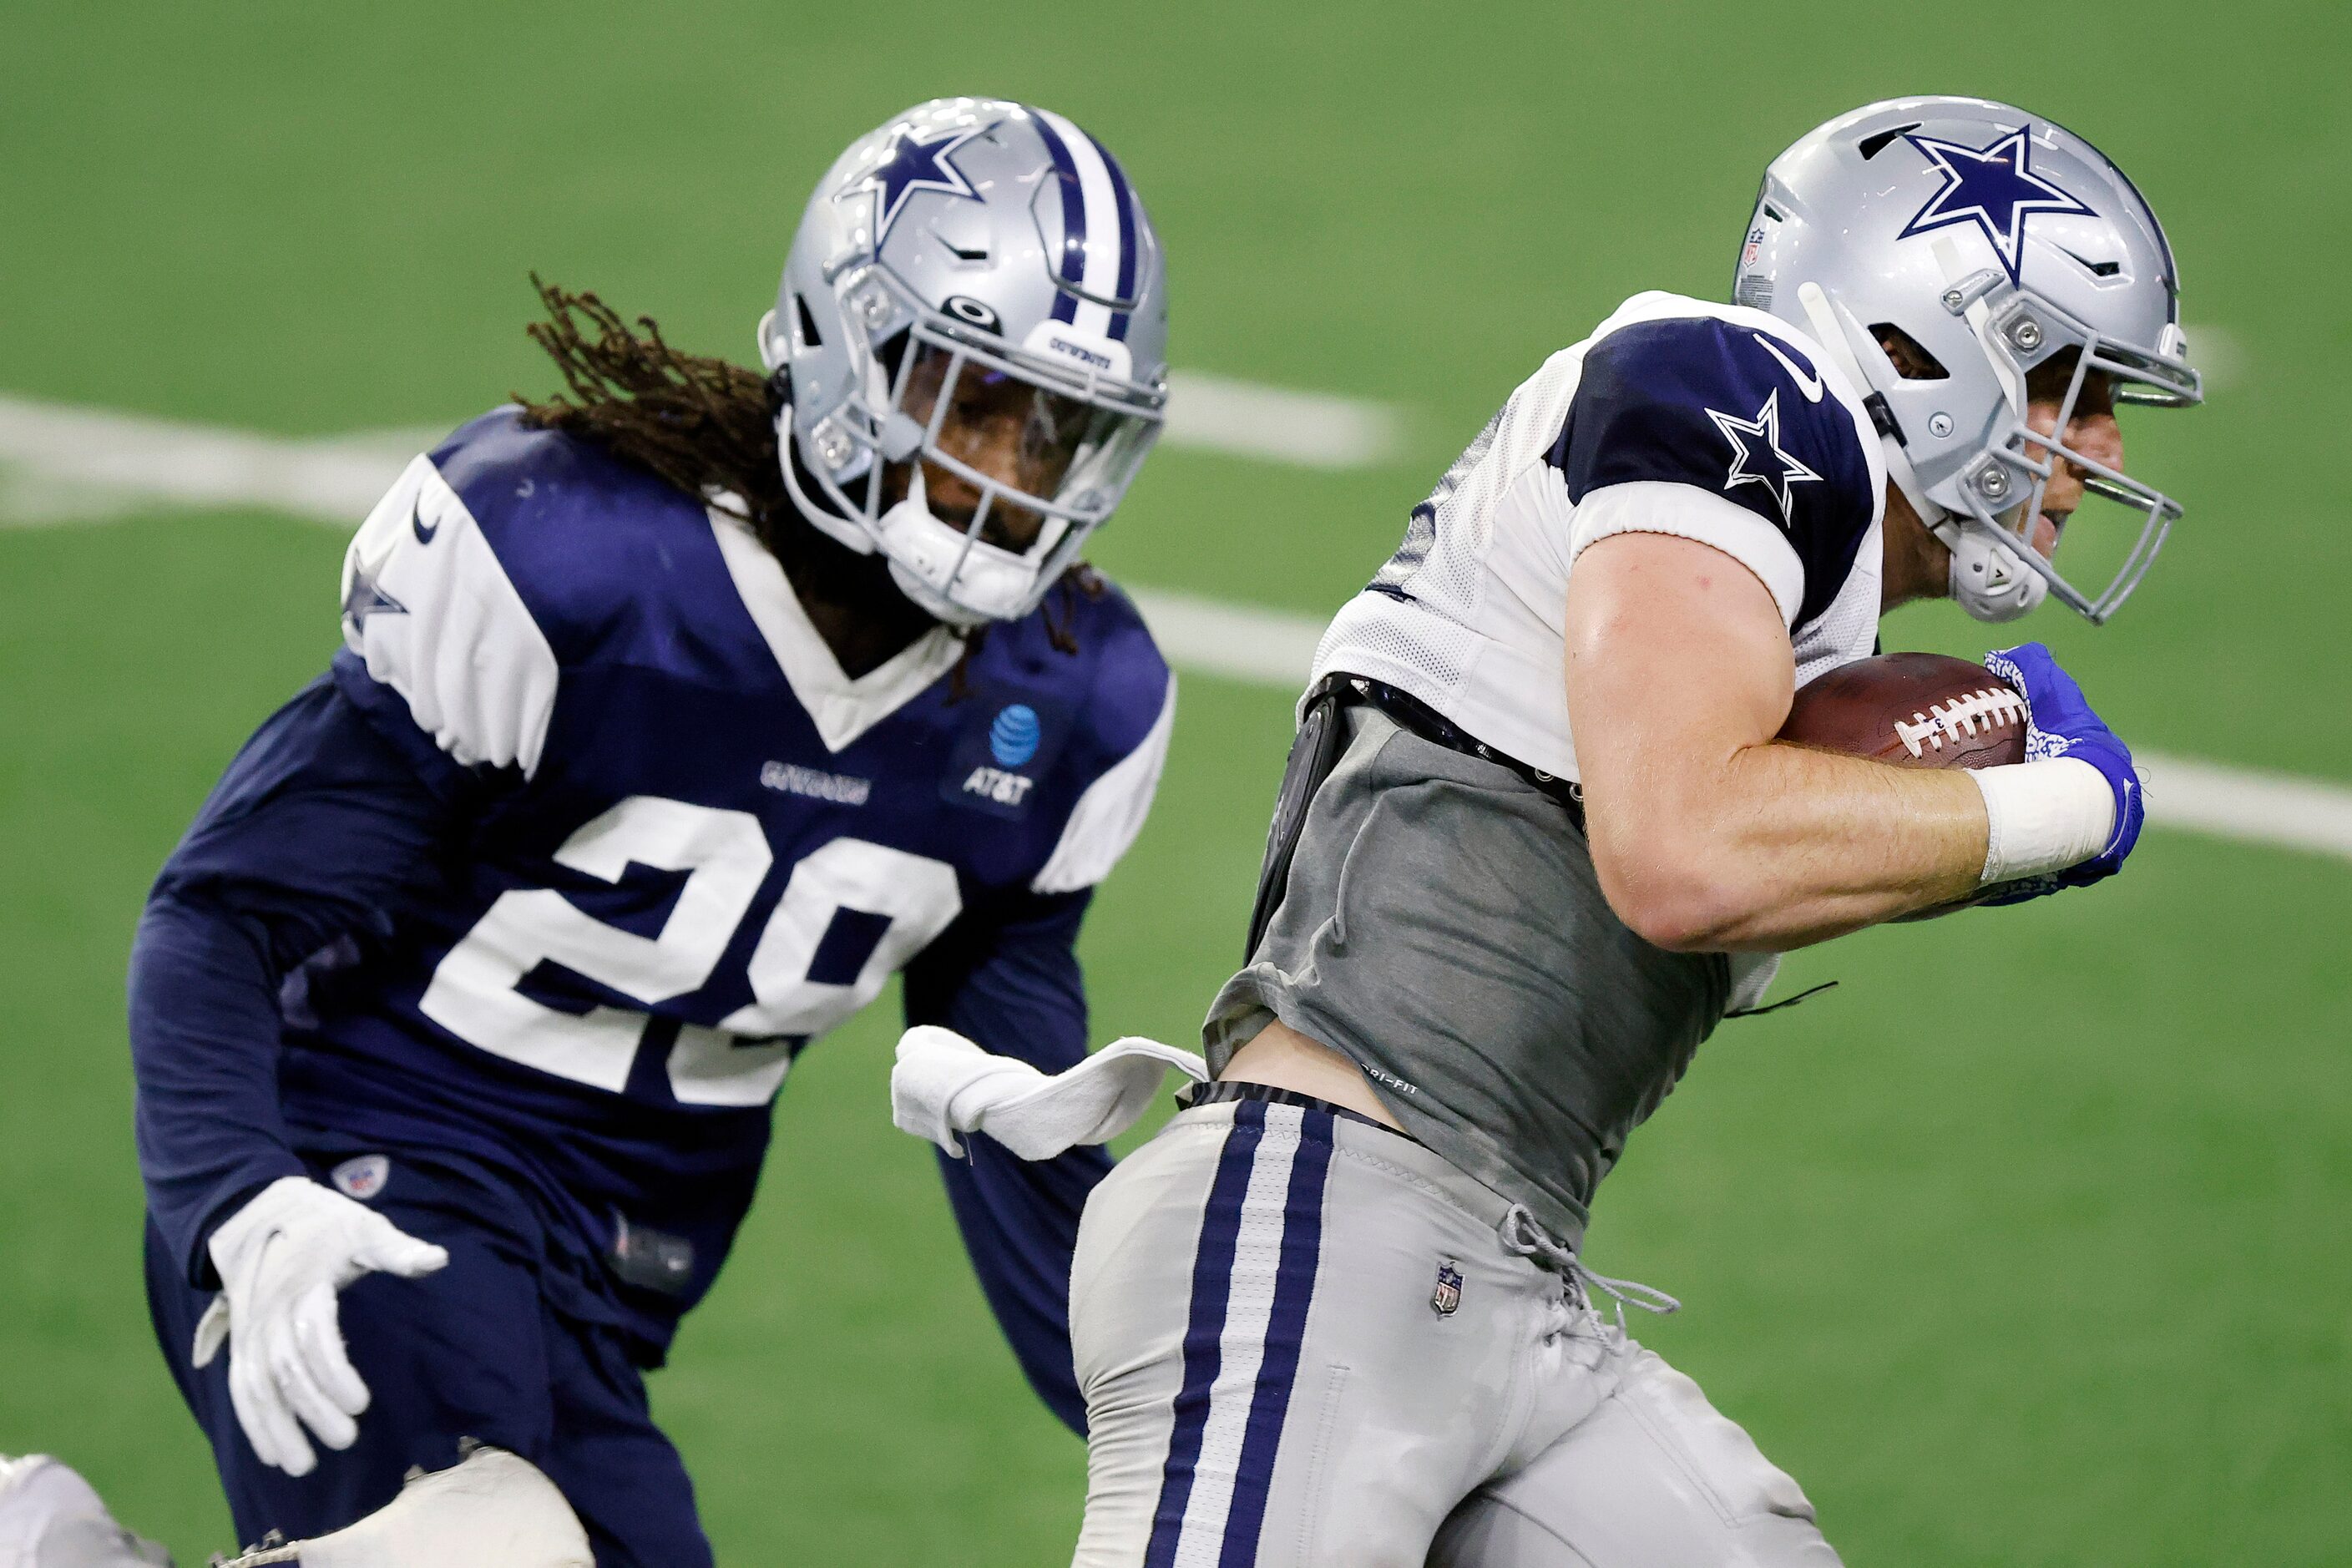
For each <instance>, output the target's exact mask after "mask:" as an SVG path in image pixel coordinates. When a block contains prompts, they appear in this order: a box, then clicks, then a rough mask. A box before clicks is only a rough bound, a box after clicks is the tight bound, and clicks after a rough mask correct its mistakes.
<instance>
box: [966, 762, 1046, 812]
mask: <svg viewBox="0 0 2352 1568" xmlns="http://www.w3.org/2000/svg"><path fill="white" fill-rule="evenodd" d="M1036 782H1037V781H1036V780H1035V779H1033V778H1029V777H1027V776H1026V775H1024V774H1022V773H1006V772H1005V771H1004V770H1003V768H974V769H972V770H971V777H970V778H968V779H966V780H964V781H963V792H964V794H966V795H978V796H980V797H981V798H982V800H992V801H994V802H995V803H996V804H997V805H1020V804H1021V803H1022V802H1023V801H1024V800H1026V799H1028V798H1029V791H1030V789H1031V788H1032V787H1033V786H1034V784H1036Z"/></svg>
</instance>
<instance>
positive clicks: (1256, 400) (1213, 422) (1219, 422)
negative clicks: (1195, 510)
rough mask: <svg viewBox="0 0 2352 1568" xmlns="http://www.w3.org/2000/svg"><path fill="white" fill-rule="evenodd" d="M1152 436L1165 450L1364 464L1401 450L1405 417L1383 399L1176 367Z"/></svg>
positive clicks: (1307, 463)
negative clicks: (1163, 415) (1162, 418)
mask: <svg viewBox="0 0 2352 1568" xmlns="http://www.w3.org/2000/svg"><path fill="white" fill-rule="evenodd" d="M1160 439H1161V440H1162V441H1164V442H1166V443H1167V444H1168V445H1169V446H1171V447H1197V448H1199V449H1200V450H1202V451H1205V452H1223V453H1225V454H1226V455H1227V456H1230V457H1235V458H1265V459H1267V460H1269V461H1273V462H1277V463H1296V464H1299V465H1301V466H1303V467H1306V468H1372V467H1375V466H1376V465H1378V464H1380V463H1382V462H1385V461H1388V460H1389V459H1391V458H1394V457H1396V456H1397V455H1398V454H1399V453H1400V452H1401V451H1402V449H1403V447H1404V445H1405V420H1404V416H1403V415H1402V412H1401V411H1400V410H1398V409H1395V408H1392V407H1390V406H1389V405H1386V404H1381V403H1367V402H1364V401H1362V400H1361V399H1359V398H1353V397H1333V396H1331V395H1329V394H1328V393H1321V392H1290V391H1286V390H1284V389H1283V388H1281V387H1277V386H1258V385H1255V384H1252V383H1249V382H1246V381H1231V380H1228V379H1226V378H1225V377H1223V376H1222V375H1205V374H1202V373H1201V372H1198V371H1183V370H1179V371H1171V372H1170V373H1169V374H1168V423H1167V425H1166V426H1164V427H1163V428H1162V429H1161V431H1160Z"/></svg>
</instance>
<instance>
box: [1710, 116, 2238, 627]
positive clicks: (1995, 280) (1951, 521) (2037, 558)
mask: <svg viewBox="0 0 2352 1568" xmlns="http://www.w3.org/2000/svg"><path fill="white" fill-rule="evenodd" d="M1733 298H1734V299H1735V300H1737V301H1738V302H1739V303H1740V304H1743V305H1751V306H1754V307H1756V308H1757V309H1759V310H1769V311H1770V312H1771V313H1773V314H1774V315H1777V316H1779V317H1780V318H1781V319H1782V320H1783V321H1788V322H1790V323H1791V324H1792V325H1794V326H1797V327H1799V328H1801V329H1802V330H1804V331H1806V332H1807V333H1808V334H1809V335H1811V337H1812V338H1814V339H1815V340H1817V341H1818V342H1820V343H1821V345H1822V349H1823V351H1824V352H1825V353H1829V354H1830V355H1831V356H1832V359H1834V360H1835V361H1837V362H1838V363H1839V364H1840V366H1841V368H1843V370H1844V371H1845V373H1846V374H1847V376H1848V377H1849V379H1851V380H1852V381H1853V384H1854V385H1855V387H1856V389H1857V390H1858V391H1860V392H1862V393H1863V394H1864V397H1865V400H1866V401H1867V402H1868V404H1869V405H1870V409H1871V412H1872V416H1873V417H1874V419H1875V420H1876V421H1877V425H1878V429H1879V433H1880V435H1881V437H1882V438H1883V440H1884V443H1885V447H1886V456H1887V471H1888V476H1889V477H1890V478H1891V479H1893V480H1894V481H1895V484H1896V485H1897V486H1898V487H1899V488H1900V489H1902V491H1903V493H1904V495H1905V496H1906V499H1908V500H1910V502H1911V504H1912V506H1913V507H1914V508H1915V509H1916V510H1917V511H1918V513H1919V515H1920V517H1921V519H1922V520H1923V521H1926V522H1927V525H1928V527H1929V528H1930V529H1932V530H1933V531H1935V534H1936V536H1937V538H1938V539H1939V540H1941V541H1942V542H1944V543H1945V545H1946V546H1948V548H1949V549H1950V551H1951V554H1952V574H1951V590H1952V596H1953V597H1954V598H1955V599H1957V600H1958V601H1959V603H1960V604H1961V605H1963V606H1964V607H1965V608H1966V609H1967V610H1968V611H1969V614H1970V615H1973V616H1977V617H1978V618H1979V620H1988V621H2005V620H2010V619H2013V618H2014V617H2016V616H2021V615H2023V614H2024V613H2025V612H2026V611H2028V610H2030V609H2032V607H2033V606H2034V605H2037V604H2039V603H2040V602H2041V601H2042V596H2043V595H2044V594H2045V593H2054V594H2055V595H2057V596H2058V597H2059V598H2061V599H2062V600H2063V601H2064V602H2065V603H2067V604H2068V605H2072V606H2074V609H2076V610H2078V611H2080V612H2081V613H2082V614H2083V615H2084V616H2087V617H2089V618H2090V619H2091V620H2092V621H2094V622H2101V621H2105V619H2106V618H2107V617H2108V616H2112V615H2113V614H2115V612H2116V607H2117V606H2119V605H2122V603H2123V602H2124V600H2125V599H2126V598H2128V597H2129V596H2130V595H2131V592H2132V590H2133V589H2134V588H2136V587H2137V586H2138V584H2139V580H2140V578H2141V577H2142V576H2143V575H2144V574H2146V573H2147V568H2148V565H2149V563H2151V562H2153V561H2154V560H2155V559H2156V553H2157V552H2158V550H2159V549H2160V548H2162V546H2163V543H2164V538H2165V534H2166V532H2167V531H2168V530H2169V529H2170V528H2171V526H2172V523H2173V521H2174V520H2175V519H2177V518H2179V515H2180V507H2179V503H2178V502H2176V501H2174V500H2172V499H2171V498H2170V497H2168V496H2167V495H2165V494H2163V493H2162V492H2161V491H2158V490H2156V489H2151V488H2150V487H2148V486H2147V485H2145V484H2142V483H2140V482H2139V481H2137V480H2136V479H2128V478H2126V476H2125V475H2124V474H2122V473H2121V472H2119V471H2117V470H2116V469H2114V468H2109V467H2107V466H2105V465H2104V464H2102V463H2100V462H2098V461H2096V460H2095V459H2093V458H2090V457H2087V456H2085V455H2084V453H2082V452H2080V451H2077V450H2075V449H2073V448H2071V447H2067V446H2066V445H2065V444H2064V443H2065V439H2066V432H2067V429H2068V427H2069V426H2070V424H2071V423H2072V421H2073V420H2074V415H2075V410H2076V405H2077V404H2078V402H2079V401H2080V400H2081V398H2082V395H2083V390H2084V384H2085V382H2086V380H2087V378H2088V377H2089V376H2090V374H2092V373H2093V372H2098V373H2100V374H2104V375H2105V377H2106V378H2107V379H2108V383H2109V384H2110V385H2111V386H2112V387H2113V390H2114V396H2115V399H2116V402H2118V403H2139V404H2154V405H2160V406H2165V407H2176V408H2177V407H2185V406H2187V405H2191V404H2195V403H2199V402H2201V401H2202V400H2203V396H2204V391H2203V385H2202V383H2201V382H2200V378H2199V376H2198V374H2197V372H2196V371H2195V370H2193V369H2191V368H2190V366H2189V362H2188V358H2187V344H2186V342H2185V341H2184V340H2183V338H2182V335H2181V331H2180V316H2179V271H2178V269H2177V268H2175V266H2174V264H2173V259H2172V249H2171V247H2170V246H2169V245H2168V244H2167V243H2166V241H2165V237H2164V229H2163V227H2162V226H2161V225H2159V224H2158V222H2157V219H2156V214H2155V213H2154V212H2152V211H2150V210H2149V208H2148V205H2147V201H2146V200H2145V199H2144V198H2143V197H2142V196H2141V195H2140V194H2139V192H2138V190H2137V189H2136V188H2135V187H2134V186H2133V184H2132V183H2131V182H2130V181H2129V180H2127V179H2126V178H2125V177H2124V174H2123V171H2121V170H2120V169H2118V168H2116V166H2115V164H2113V163H2110V162H2108V161H2107V159H2106V157H2105V154H2103V153H2100V152H2099V150H2098V149H2097V148H2095V147H2093V146H2092V145H2091V144H2090V143H2089V142H2084V140H2083V139H2082V138H2080V137H2078V136H2075V135H2074V134H2073V133H2071V132H2067V131H2064V130H2062V129H2061V128H2060V127H2058V126H2056V125H2053V124H2052V123H2051V122H2050V121H2046V120H2039V119H2036V118H2035V117H2034V116H2032V115H2030V114H2027V113H2026V112H2025V111H2024V110H2020V109H2011V108H2010V107H2009V106H2007V105H2005V104H2000V103H1991V102H1988V101H1986V100H1982V99H1974V98H1904V99H1892V100H1888V101H1886V102H1884V103H1874V104H1871V105H1870V106H1868V107H1867V108H1864V109H1857V110H1853V112H1852V113H1850V114H1844V115H1841V116H1839V117H1838V118H1837V119H1835V120H1832V121H1830V122H1829V123H1828V124H1826V125H1823V126H1821V127H1820V128H1818V129H1816V130H1814V131H1812V132H1809V133H1807V134H1806V135H1805V136H1803V137H1802V138H1801V139H1800V140H1799V141H1798V142H1797V143H1796V144H1795V145H1794V146H1792V147H1790V149H1789V150H1788V151H1787V152H1785V153H1781V154H1780V156H1779V157H1778V158H1775V159H1774V160H1772V164H1771V167H1770V168H1769V169H1767V170H1766V171H1765V174H1764V186H1763V190H1762V192H1761V193H1760V194H1759V196H1758V198H1757V204H1756V212H1755V216H1753V217H1752V218H1751V219H1750V220H1749V222H1748V235H1747V239H1746V243H1745V246H1744V247H1743V248H1742V249H1741V251H1740V255H1739V264H1738V269H1737V271H1736V274H1735V278H1734V284H1733ZM1889 328H1893V329H1895V330H1896V331H1900V332H1901V333H1903V334H1905V335H1906V336H1908V337H1909V338H1910V339H1911V340H1912V342H1913V343H1916V345H1917V347H1918V348H1919V349H1920V350H1922V351H1924V353H1925V355H1926V356H1927V362H1928V363H1927V364H1926V365H1925V366H1924V367H1923V366H1922V365H1919V364H1914V365H1913V367H1912V374H1911V375H1910V376H1908V377H1906V375H1904V374H1902V373H1900V372H1898V370H1897V369H1896V367H1895V363H1894V361H1893V360H1892V359H1891V358H1890V357H1889V356H1888V354H1887V353H1886V352H1885V350H1884V349H1883V348H1882V347H1881V346H1880V338H1881V336H1882V334H1884V333H1885V332H1886V331H1887V329H1889ZM2069 351H2074V353H2075V356H2076V357H2075V360H2074V372H2073V375H2072V378H2071V380H2070V382H2069V384H2067V387H2066V391H2065V397H2064V402H2063V405H2062V406H2061V407H2060V409H2059V413H2058V421H2057V425H2056V426H2055V430H2054V433H2053V435H2051V436H2049V437H2044V436H2042V435H2040V434H2038V433H2036V432H2035V431H2034V430H2032V428H2031V427H2030V426H2028V425H2027V423H2026V378H2027V376H2028V374H2030V373H2032V371H2033V369H2034V368H2035V367H2036V366H2038V365H2041V364H2043V363H2046V362H2049V361H2051V360H2053V359H2054V358H2056V357H2057V356H2059V355H2061V354H2063V353H2067V352H2069ZM1923 368H1924V370H1925V371H1926V372H1927V374H1922V371H1923ZM1936 371H1940V372H1941V373H1942V374H1933V373H1934V372H1936ZM2061 462H2063V463H2068V464H2071V465H2073V466H2074V468H2076V469H2077V470H2079V471H2080V472H2081V473H2082V474H2084V476H2085V477H2084V487H2085V489H2087V490H2088V491H2089V492H2090V493H2092V494H2095V495H2098V496H2102V497H2104V498H2105V499H2107V500H2112V501H2116V502H2120V503H2121V504H2123V505H2124V506H2126V507H2128V508H2130V509H2131V510H2133V511H2135V512H2136V513H2137V514H2138V534H2137V539H2136V540H2132V541H2131V542H2128V544H2126V543H2125V542H2123V541H2122V540H2121V539H2120V538H2118V539H2116V540H2115V541H2114V542H2113V546H2114V548H2113V550H2112V552H2111V563H2110V564H2109V565H2108V566H2107V567H2106V570H2108V571H2109V572H2110V574H2111V575H2110V577H2109V580H2108V581H2107V584H2106V586H2105V588H2103V589H2100V590H2098V591H2096V592H2088V591H2085V590H2084V589H2082V588H2079V587H2077V586H2076V585H2075V584H2074V583H2072V582H2070V581H2068V580H2067V578H2066V577H2065V576H2064V575H2063V574H2061V573H2060V572H2059V570H2058V568H2057V567H2056V565H2055V564H2053V563H2052V562H2051V561H2049V560H2048V559H2046V558H2045V557H2044V556H2043V555H2042V553H2041V552H2039V551H2037V550H2035V549H2034V548H2033V547H2032V538H2033V531H2034V528H2035V525H2036V519H2037V517H2038V516H2039V514H2040V512H2041V510H2042V494H2043V490H2044V489H2045V488H2046V487H2047V485H2048V483H2049V480H2050V479H2051V476H2052V475H2053V472H2054V471H2055V465H2057V464H2058V463H2061Z"/></svg>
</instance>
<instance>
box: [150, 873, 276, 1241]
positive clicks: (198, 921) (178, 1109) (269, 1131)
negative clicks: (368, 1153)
mask: <svg viewBox="0 0 2352 1568" xmlns="http://www.w3.org/2000/svg"><path fill="white" fill-rule="evenodd" d="M130 1015H131V1016H130V1025H131V1067H132V1070H133V1072H134V1074H135V1076H136V1078H137V1080H138V1110H137V1115H136V1121H137V1131H138V1142H139V1164H140V1171H141V1173H142V1176H143V1177H144V1178H145V1180H146V1185H147V1204H148V1210H149V1212H150V1214H151V1215H152V1216H153V1218H154V1221H155V1224H156V1226H157V1228H158V1229H159V1230H161V1231H162V1232H163V1238H164V1241H165V1243H166V1244H167V1245H168V1246H169V1247H171V1249H172V1253H173V1258H175V1259H176V1260H177V1261H178V1263H179V1266H180V1267H181V1268H184V1269H186V1270H189V1271H190V1278H191V1279H192V1280H194V1279H199V1278H200V1276H201V1275H202V1272H203V1270H204V1269H205V1268H206V1266H207V1265H206V1262H205V1256H204V1247H205V1238H206V1237H207V1236H208V1235H209V1234H210V1231H211V1229H212V1227H213V1226H214V1225H215V1223H217V1222H218V1220H219V1219H220V1218H221V1217H223V1215H224V1214H225V1213H226V1210H227V1209H228V1208H230V1207H231V1206H232V1205H234V1203H235V1202H236V1200H237V1199H239V1198H241V1197H243V1196H244V1195H246V1194H248V1193H251V1192H254V1191H256V1190H258V1189H259V1188H261V1187H265V1186H267V1185H268V1184H270V1183H271V1182H273V1181H275V1180H277V1179H278V1177H280V1176H289V1175H299V1174H301V1173H302V1172H303V1165H302V1163H301V1161H300V1160H299V1159H298V1158H297V1157H296V1156H295V1154H294V1152H293V1150H292V1147H291V1145H290V1142H289V1137H288V1134H287V1131H286V1125H285V1120H284V1117H283V1115H282V1114H281V1113H280V1111H279V1110H278V1029H279V1017H278V975H277V973H276V972H275V969H274V967H273V966H272V964H271V963H270V961H269V958H268V952H267V951H266V947H265V944H264V943H263V942H260V941H258V940H257V936H256V933H254V932H253V931H249V930H247V929H246V928H245V926H244V925H243V924H242V923H241V922H240V921H238V919H237V918H236V916H235V915H234V914H233V913H232V912H231V911H228V910H225V909H222V908H219V907H218V906H208V905H206V904H205V903H204V902H203V901H201V900H184V899H182V898H179V897H176V896H174V895H173V894H171V893H168V892H166V893H159V894H158V895H157V896H156V897H155V898H154V899H153V900H151V901H150V903H149V905H148V908H147V913H146V915H145V917H144V918H143V919H142V921H140V925H139V936H138V941H137V942H136V944H135V945H134V946H133V948H132V950H131V976H130Z"/></svg>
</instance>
